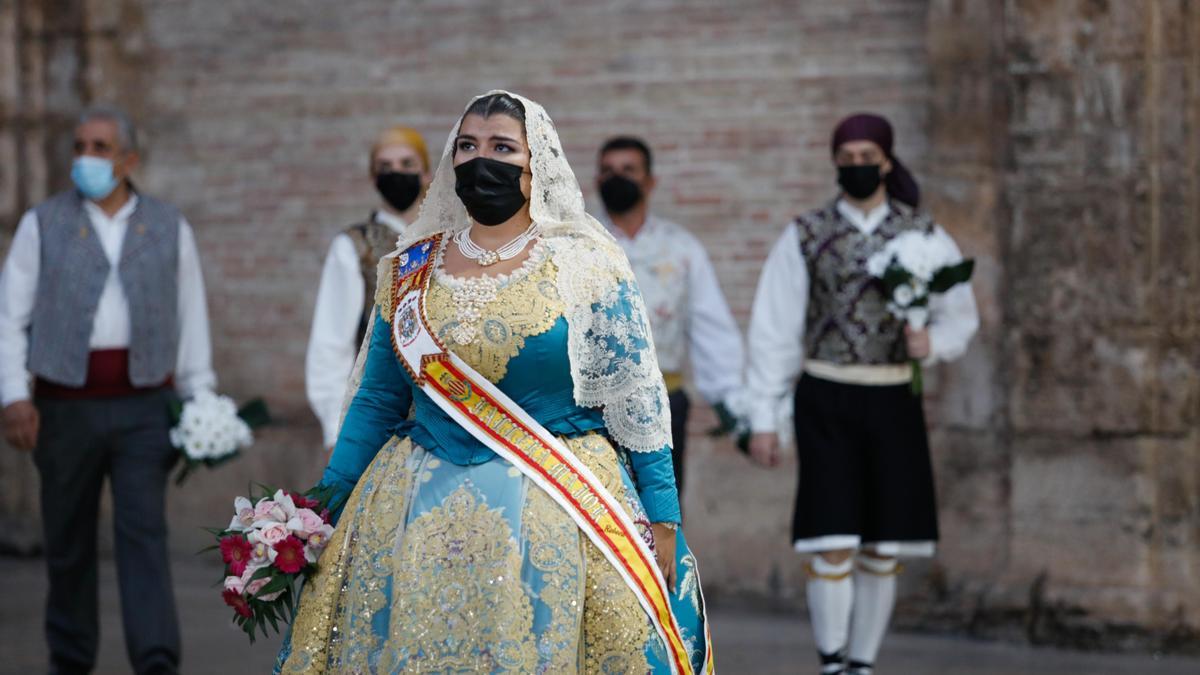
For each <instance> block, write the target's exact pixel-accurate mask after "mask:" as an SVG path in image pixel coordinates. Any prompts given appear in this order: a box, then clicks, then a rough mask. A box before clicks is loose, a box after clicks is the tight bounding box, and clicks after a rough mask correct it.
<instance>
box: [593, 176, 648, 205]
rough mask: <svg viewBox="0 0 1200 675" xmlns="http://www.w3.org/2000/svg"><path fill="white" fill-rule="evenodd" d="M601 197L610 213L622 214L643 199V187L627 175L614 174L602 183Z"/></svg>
mask: <svg viewBox="0 0 1200 675" xmlns="http://www.w3.org/2000/svg"><path fill="white" fill-rule="evenodd" d="M600 199H601V201H603V202H604V208H605V209H607V210H608V212H609V213H614V214H617V215H620V214H622V213H626V212H628V211H629V210H630V209H632V208H633V207H635V206H637V203H638V202H640V201H641V200H642V187H641V186H640V185H638V184H637V183H635V182H633V181H632V180H630V179H628V178H626V177H625V176H619V175H615V174H614V175H612V176H609V177H608V178H605V179H604V181H602V182H601V183H600Z"/></svg>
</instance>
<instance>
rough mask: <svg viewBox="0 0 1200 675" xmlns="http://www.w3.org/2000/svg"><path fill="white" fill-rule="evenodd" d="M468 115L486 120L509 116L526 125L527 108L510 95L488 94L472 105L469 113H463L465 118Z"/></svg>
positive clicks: (468, 110)
mask: <svg viewBox="0 0 1200 675" xmlns="http://www.w3.org/2000/svg"><path fill="white" fill-rule="evenodd" d="M467 115H479V116H480V117H484V118H487V117H491V116H492V115H507V116H509V117H511V118H513V119H514V120H516V121H518V122H520V123H521V124H525V106H524V105H522V104H521V102H520V101H518V100H517V99H515V98H513V97H511V96H509V95H508V94H488V95H487V96H484V97H483V98H481V99H478V100H477V101H475V102H474V103H472V104H471V107H469V108H467V112H465V113H463V117H466V116H467Z"/></svg>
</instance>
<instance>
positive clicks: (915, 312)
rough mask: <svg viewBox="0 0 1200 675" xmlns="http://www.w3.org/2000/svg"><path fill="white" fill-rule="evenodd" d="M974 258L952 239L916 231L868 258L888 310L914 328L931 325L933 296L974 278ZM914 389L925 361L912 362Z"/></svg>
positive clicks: (917, 387) (919, 383)
mask: <svg viewBox="0 0 1200 675" xmlns="http://www.w3.org/2000/svg"><path fill="white" fill-rule="evenodd" d="M974 271H975V261H974V260H970V259H967V260H963V259H962V257H961V256H960V255H959V254H958V252H957V251H956V250H954V248H953V247H952V246H951V245H950V244H949V242H948V241H947V240H946V239H944V238H942V237H938V236H936V235H934V234H931V233H925V232H920V231H917V230H912V231H909V232H904V233H902V234H900V235H899V236H897V237H895V238H894V239H892V240H891V241H889V242H888V243H887V244H886V245H885V246H884V247H883V250H882V251H879V252H878V253H876V254H875V255H872V256H871V257H870V258H869V259H868V260H867V272H868V273H869V274H870V275H871V276H873V277H876V278H878V279H879V280H880V281H882V283H883V287H884V292H885V294H886V295H887V297H888V311H890V312H891V313H892V315H893V316H895V317H896V318H898V319H900V320H901V321H904V322H906V323H907V324H908V325H909V326H910V327H912V328H914V329H922V328H925V327H926V326H927V325H928V324H929V298H930V296H931V295H933V294H935V293H945V292H946V291H949V290H950V289H951V288H954V287H955V286H957V285H958V284H961V283H966V282H967V281H970V279H971V274H972V272H974ZM912 370H913V379H912V390H913V393H914V394H920V393H921V390H922V379H921V364H920V363H919V362H918V361H917V360H915V359H914V360H913V362H912Z"/></svg>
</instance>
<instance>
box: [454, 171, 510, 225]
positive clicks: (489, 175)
mask: <svg viewBox="0 0 1200 675" xmlns="http://www.w3.org/2000/svg"><path fill="white" fill-rule="evenodd" d="M524 172H525V170H524V169H522V168H521V167H519V166H517V165H516V164H509V163H508V162H501V161H497V160H494V159H488V158H487V157H476V158H475V159H472V160H471V161H469V162H463V163H462V164H459V165H458V166H456V167H454V177H455V181H454V193H455V194H457V195H458V198H459V199H461V200H462V203H463V206H465V207H467V213H469V214H471V217H472V218H474V219H475V222H477V223H479V224H480V225H499V224H500V223H503V222H505V221H506V220H508V219H509V218H512V217H513V215H515V214H516V213H517V211H520V210H521V207H522V206H525V202H526V201H528V200H526V198H525V195H523V194H521V174H522V173H524Z"/></svg>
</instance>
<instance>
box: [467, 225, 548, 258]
mask: <svg viewBox="0 0 1200 675" xmlns="http://www.w3.org/2000/svg"><path fill="white" fill-rule="evenodd" d="M536 236H538V229H537V224H536V223H530V224H529V227H527V228H525V231H524V232H522V233H521V234H518V235H517V237H516V238H515V239H513V240H512V241H510V242H508V243H507V244H505V245H503V246H501V247H500V248H498V249H496V250H494V251H489V250H487V249H485V248H483V247H481V246H480V245H479V244H476V243H475V242H473V241H471V230H470V228H467V229H465V230H459V231H458V232H456V233H455V234H454V243H455V244H456V245H457V246H458V252H459V253H461V254H462V256H463V257H464V258H466V259H468V260H474V261H475V262H477V263H479V264H480V265H481V266H482V267H488V266H490V265H495V264H496V263H498V262H500V261H501V260H511V259H512V258H515V257H517V255H519V254H520V253H521V251H524V250H525V247H526V246H527V245H528V244H529V242H530V241H532V240H533V238H534V237H536Z"/></svg>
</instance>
